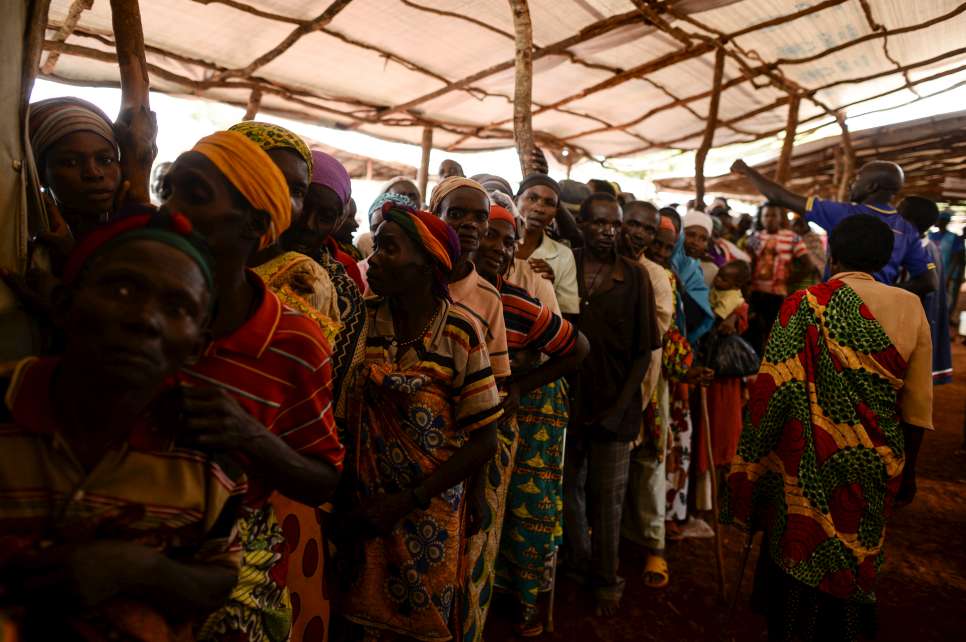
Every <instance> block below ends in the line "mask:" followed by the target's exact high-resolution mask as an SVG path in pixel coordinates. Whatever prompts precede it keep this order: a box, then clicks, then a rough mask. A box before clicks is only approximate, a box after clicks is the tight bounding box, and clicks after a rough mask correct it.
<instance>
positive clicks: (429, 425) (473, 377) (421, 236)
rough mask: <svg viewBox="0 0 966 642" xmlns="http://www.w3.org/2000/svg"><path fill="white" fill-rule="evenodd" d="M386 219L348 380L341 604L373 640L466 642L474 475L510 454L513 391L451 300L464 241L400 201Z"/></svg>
mask: <svg viewBox="0 0 966 642" xmlns="http://www.w3.org/2000/svg"><path fill="white" fill-rule="evenodd" d="M383 219H384V222H383V223H382V225H380V226H379V228H378V229H377V231H376V245H375V251H374V253H373V254H372V256H371V257H370V258H369V287H370V289H371V290H372V292H373V293H374V294H375V296H374V297H373V298H370V299H368V300H367V316H368V320H367V324H366V333H365V353H364V357H363V359H362V361H361V363H359V364H358V365H356V366H355V367H354V369H353V371H352V373H350V379H349V383H348V384H347V385H351V388H349V393H348V396H347V399H348V407H347V422H346V443H347V446H348V450H349V457H348V458H347V461H348V462H350V465H349V467H348V468H347V470H346V478H347V479H346V483H344V484H343V488H344V489H345V490H346V493H345V495H344V496H342V497H340V500H339V502H338V510H339V511H340V513H341V517H340V519H339V520H337V521H338V524H339V529H340V532H339V536H338V538H337V543H338V549H339V560H340V563H341V568H340V569H339V573H338V577H339V580H340V588H341V592H342V596H341V600H340V606H341V611H342V614H343V615H344V616H345V618H346V619H347V620H348V621H349V622H350V623H353V625H357V626H358V627H361V628H363V629H365V634H366V637H365V639H367V640H386V639H398V638H404V639H410V638H415V639H420V640H432V639H439V640H446V639H451V638H459V637H462V636H461V635H460V634H459V632H460V631H461V623H460V616H461V614H462V613H463V611H464V609H463V608H462V605H460V604H459V597H460V595H461V588H462V585H463V578H462V573H463V572H464V571H465V569H464V566H465V560H463V552H464V548H465V546H466V539H467V537H468V536H469V534H470V533H471V532H473V531H475V529H477V528H478V527H479V520H480V518H481V517H482V515H481V514H480V512H479V509H480V506H479V505H478V504H476V503H475V502H474V501H473V498H475V496H476V495H475V494H474V493H472V492H471V491H470V490H469V489H468V488H467V480H468V479H471V478H473V477H475V476H477V473H478V471H480V470H481V469H482V467H483V465H484V464H485V463H486V462H488V461H489V460H490V458H491V457H492V456H493V454H494V453H495V452H496V444H497V439H496V421H497V419H499V417H500V415H501V414H502V411H501V409H500V397H499V394H498V392H497V387H496V380H495V379H494V378H493V374H492V371H491V369H490V363H489V358H488V356H487V352H486V346H485V344H484V341H483V338H482V337H481V336H480V332H479V329H478V327H477V325H476V324H475V323H473V321H471V320H470V318H469V317H467V316H466V315H465V314H464V313H463V312H462V311H461V310H459V309H458V308H456V307H455V306H454V305H452V304H451V302H450V299H449V290H448V285H447V283H448V280H449V276H450V272H451V270H452V269H453V264H454V263H455V261H456V259H457V257H458V256H459V241H458V240H457V238H456V235H455V233H454V232H453V231H452V230H451V229H450V228H449V226H448V225H446V224H445V223H443V222H442V221H440V220H439V219H438V218H436V217H435V216H433V215H432V214H429V213H428V212H417V211H414V210H410V209H403V208H401V207H400V206H398V205H395V204H393V203H391V202H390V203H386V205H385V206H384V210H383Z"/></svg>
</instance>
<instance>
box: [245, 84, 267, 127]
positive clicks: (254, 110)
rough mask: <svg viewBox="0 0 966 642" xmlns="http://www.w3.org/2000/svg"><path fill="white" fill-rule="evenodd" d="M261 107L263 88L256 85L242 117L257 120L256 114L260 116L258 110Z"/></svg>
mask: <svg viewBox="0 0 966 642" xmlns="http://www.w3.org/2000/svg"><path fill="white" fill-rule="evenodd" d="M261 108H262V90H261V89H259V88H258V87H255V89H252V93H251V94H249V96H248V104H247V105H246V106H245V115H244V116H243V117H242V120H255V116H258V110H259V109H261Z"/></svg>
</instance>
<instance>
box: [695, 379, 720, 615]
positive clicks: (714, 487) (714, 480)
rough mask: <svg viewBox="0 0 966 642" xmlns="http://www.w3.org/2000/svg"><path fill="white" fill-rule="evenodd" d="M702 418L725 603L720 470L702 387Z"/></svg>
mask: <svg viewBox="0 0 966 642" xmlns="http://www.w3.org/2000/svg"><path fill="white" fill-rule="evenodd" d="M701 419H702V423H703V424H704V443H705V449H706V451H707V453H706V454H707V456H708V474H709V475H711V513H712V516H713V517H714V524H713V525H712V527H713V529H714V559H715V567H716V570H717V577H718V600H719V601H720V602H721V603H722V604H725V600H726V589H725V569H724V550H723V549H722V546H721V524H720V522H719V519H718V518H719V513H718V471H716V470H715V467H714V451H713V449H712V448H711V420H710V418H709V416H708V389H707V388H705V387H704V386H702V387H701Z"/></svg>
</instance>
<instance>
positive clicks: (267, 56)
mask: <svg viewBox="0 0 966 642" xmlns="http://www.w3.org/2000/svg"><path fill="white" fill-rule="evenodd" d="M350 2H352V0H335V1H334V2H333V3H332V4H330V5H329V6H328V8H327V9H326V10H325V11H323V12H322V13H321V14H319V16H318V17H317V18H315V19H314V20H312V21H311V22H309V23H303V24H300V25H299V26H297V27H295V29H293V30H292V33H290V34H289V35H288V36H286V37H285V39H284V40H282V42H280V43H278V44H277V45H276V46H275V47H273V48H272V49H270V50H269V51H267V52H265V53H264V54H262V55H261V56H259V57H258V58H256V59H255V60H253V61H252V62H250V63H249V64H248V65H247V66H245V67H242V68H240V69H230V70H228V71H225V72H222V73H221V74H220V75H219V76H218V77H216V78H214V80H228V79H229V78H247V77H248V76H250V75H251V74H252V73H254V72H255V71H256V70H257V69H260V68H262V67H264V66H265V65H267V64H268V63H270V62H272V61H273V60H275V59H276V58H278V57H279V56H281V55H282V54H283V53H285V52H286V51H288V50H289V49H291V48H292V47H293V46H294V45H295V43H297V42H298V41H299V40H300V39H301V38H302V36H304V35H306V34H309V33H312V32H313V31H318V30H319V29H321V28H322V27H324V26H326V25H327V24H329V23H330V22H332V20H333V19H334V18H335V17H336V16H337V15H339V13H340V12H341V11H342V10H343V9H345V8H346V7H347V6H349V3H350Z"/></svg>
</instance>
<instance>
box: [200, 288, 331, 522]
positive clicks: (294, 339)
mask: <svg viewBox="0 0 966 642" xmlns="http://www.w3.org/2000/svg"><path fill="white" fill-rule="evenodd" d="M249 280H250V282H251V283H252V284H254V285H256V286H257V287H258V288H259V290H260V294H261V304H260V305H259V306H258V309H257V310H256V311H255V314H254V315H252V317H251V318H250V319H249V320H248V321H246V322H245V324H244V325H242V326H241V327H240V328H238V329H237V330H236V331H235V332H234V333H232V334H231V335H229V336H227V337H223V338H221V339H218V340H217V341H214V342H213V343H212V344H211V345H210V346H209V347H208V349H207V350H206V351H205V355H204V357H202V359H200V360H199V361H198V363H196V364H195V365H193V366H190V367H188V368H185V369H184V370H183V372H184V379H185V382H186V383H189V384H192V385H198V386H204V385H211V386H217V387H219V388H221V389H222V390H224V391H225V392H227V393H228V394H230V395H232V396H233V397H234V398H235V399H237V400H238V402H239V403H240V404H241V405H242V407H243V408H245V410H247V411H248V412H249V413H250V414H251V415H252V416H253V417H255V418H256V419H257V420H258V421H259V422H261V424H262V425H263V426H265V427H266V428H267V429H268V430H269V431H271V432H272V433H274V434H276V435H278V436H279V437H280V438H281V439H282V440H283V441H284V442H285V443H286V444H288V446H289V447H291V448H292V450H294V451H295V452H297V453H299V454H302V455H305V456H307V457H313V458H317V459H320V460H324V461H328V462H330V463H332V464H333V465H334V466H336V467H337V468H339V469H341V468H342V460H343V457H344V456H345V449H344V448H343V446H342V444H341V443H340V442H339V437H338V433H337V432H336V427H335V419H334V415H333V408H332V364H331V361H330V355H331V352H332V351H331V348H330V347H329V344H328V342H327V341H326V340H325V337H324V336H323V335H322V331H321V330H320V329H319V326H318V325H317V324H315V323H314V322H313V321H311V320H310V319H308V318H306V317H304V316H303V315H302V314H300V313H299V312H296V311H295V310H292V309H290V308H288V307H286V306H284V305H282V303H281V302H280V301H279V299H278V297H277V296H275V294H274V293H272V292H271V291H269V290H268V289H266V288H265V285H264V283H263V282H262V281H261V279H259V278H258V277H257V276H256V275H255V274H254V273H249ZM249 481H250V488H251V492H250V494H249V502H250V503H256V504H257V503H260V502H263V501H264V500H265V499H267V497H268V494H269V493H270V492H271V491H272V489H271V488H266V487H265V486H264V484H262V483H260V481H261V480H259V479H257V478H254V477H253V478H250V480H249Z"/></svg>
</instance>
